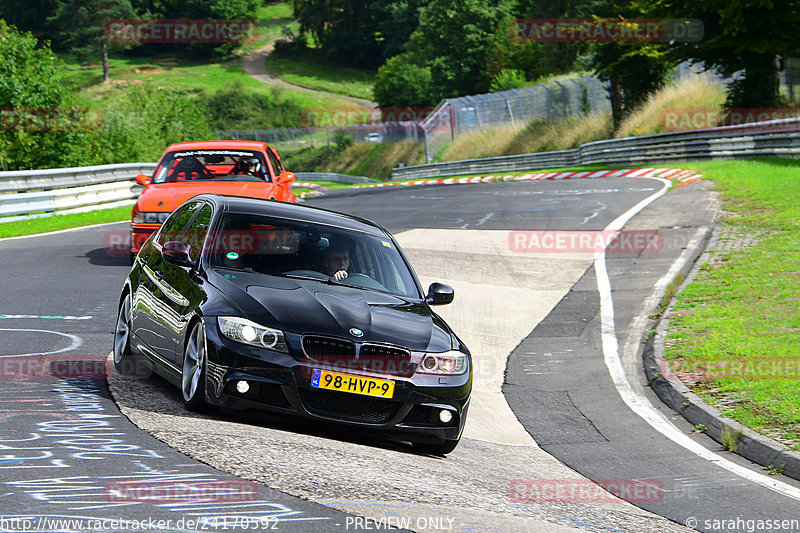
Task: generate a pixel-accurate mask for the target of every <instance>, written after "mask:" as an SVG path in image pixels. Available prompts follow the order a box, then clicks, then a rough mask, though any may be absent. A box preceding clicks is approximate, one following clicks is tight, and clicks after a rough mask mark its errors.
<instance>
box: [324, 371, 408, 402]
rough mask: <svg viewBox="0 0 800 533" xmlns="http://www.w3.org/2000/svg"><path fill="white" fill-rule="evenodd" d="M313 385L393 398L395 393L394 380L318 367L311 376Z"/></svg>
mask: <svg viewBox="0 0 800 533" xmlns="http://www.w3.org/2000/svg"><path fill="white" fill-rule="evenodd" d="M311 386H312V387H315V388H318V389H328V390H338V391H341V392H350V393H353V394H363V395H365V396H377V397H379V398H391V397H392V396H393V395H394V381H387V380H385V379H374V378H366V377H363V376H354V375H353V374H342V373H340V372H331V371H330V370H320V369H318V368H316V369H314V373H313V374H312V376H311Z"/></svg>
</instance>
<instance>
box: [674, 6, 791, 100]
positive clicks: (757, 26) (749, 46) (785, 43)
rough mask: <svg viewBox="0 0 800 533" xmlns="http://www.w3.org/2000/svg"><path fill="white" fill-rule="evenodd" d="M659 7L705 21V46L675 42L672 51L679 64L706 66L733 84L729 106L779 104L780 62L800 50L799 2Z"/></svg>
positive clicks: (680, 15)
mask: <svg viewBox="0 0 800 533" xmlns="http://www.w3.org/2000/svg"><path fill="white" fill-rule="evenodd" d="M658 8H659V9H660V11H661V13H663V14H664V15H665V16H677V17H686V18H698V19H701V20H702V21H703V25H704V37H703V40H702V41H700V42H696V43H674V44H673V46H672V47H671V50H672V53H673V54H674V57H675V58H677V59H679V60H687V61H691V62H694V63H703V65H704V66H705V68H708V69H710V68H716V69H717V71H718V72H719V73H720V74H721V75H723V76H725V77H727V78H729V79H731V80H732V81H731V82H730V83H729V85H728V88H729V91H728V99H727V102H726V107H728V108H760V107H764V108H770V107H775V106H776V105H778V104H779V100H780V99H779V92H778V89H779V83H778V67H779V65H778V57H779V56H781V57H789V56H796V54H797V53H798V51H800V35H798V32H796V31H794V28H797V27H798V24H800V6H798V5H797V2H796V0H707V1H703V2H698V1H696V0H661V2H660V3H659V4H658ZM735 75H736V76H737V77H734V76H735Z"/></svg>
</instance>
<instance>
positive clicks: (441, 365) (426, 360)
mask: <svg viewBox="0 0 800 533" xmlns="http://www.w3.org/2000/svg"><path fill="white" fill-rule="evenodd" d="M466 371H467V354H465V353H462V352H457V351H454V350H451V351H449V352H442V353H426V354H425V357H423V358H422V361H421V362H420V364H419V367H418V368H417V372H420V373H422V374H450V375H454V374H463V373H464V372H466Z"/></svg>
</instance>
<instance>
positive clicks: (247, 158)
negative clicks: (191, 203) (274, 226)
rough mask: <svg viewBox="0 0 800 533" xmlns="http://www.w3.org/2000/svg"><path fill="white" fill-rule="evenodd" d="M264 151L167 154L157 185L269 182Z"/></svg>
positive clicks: (185, 151) (161, 164)
mask: <svg viewBox="0 0 800 533" xmlns="http://www.w3.org/2000/svg"><path fill="white" fill-rule="evenodd" d="M266 169H267V167H266V164H265V161H264V156H263V155H262V154H261V153H260V152H256V151H252V150H183V151H178V152H170V153H168V154H166V155H165V156H164V157H163V159H162V160H161V162H160V163H159V164H158V167H157V168H156V171H155V174H154V177H153V183H171V182H178V181H194V180H210V179H215V180H235V181H269V172H267V170H266Z"/></svg>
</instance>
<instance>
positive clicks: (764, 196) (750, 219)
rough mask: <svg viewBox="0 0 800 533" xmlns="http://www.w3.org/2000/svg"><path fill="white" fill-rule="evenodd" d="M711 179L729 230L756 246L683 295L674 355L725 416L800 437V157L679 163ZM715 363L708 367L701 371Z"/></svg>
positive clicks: (671, 338) (707, 271)
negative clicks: (752, 237) (750, 239)
mask: <svg viewBox="0 0 800 533" xmlns="http://www.w3.org/2000/svg"><path fill="white" fill-rule="evenodd" d="M678 166H681V167H682V168H693V169H696V170H698V171H700V172H702V173H703V174H704V178H705V179H708V180H713V182H714V183H715V187H716V189H717V190H719V191H720V195H721V199H722V201H723V208H724V209H725V210H727V211H729V212H730V213H732V214H731V215H730V216H729V217H728V218H727V219H726V220H725V221H724V225H725V229H726V230H727V232H728V233H729V234H732V235H736V234H742V235H755V236H757V237H758V240H757V242H756V244H755V245H753V246H750V247H748V248H743V249H738V250H731V251H719V252H716V253H715V254H714V259H713V260H712V261H710V262H708V263H706V264H704V265H702V268H701V269H700V271H699V272H698V275H697V278H696V279H695V280H694V281H693V282H692V283H691V284H690V285H689V286H688V287H687V288H686V289H685V290H684V291H683V292H682V293H680V294H679V295H678V296H677V300H676V303H675V304H674V306H673V309H674V312H673V315H672V319H671V320H670V326H669V332H668V341H667V354H666V355H667V358H668V359H669V360H670V361H671V362H672V363H673V366H675V367H676V368H678V369H689V370H692V371H693V372H692V373H691V375H690V376H689V383H690V387H691V388H692V389H693V390H694V391H695V392H697V393H699V394H700V395H701V396H703V397H704V398H706V399H707V400H708V401H709V402H710V403H713V404H714V405H717V406H719V407H720V408H722V410H723V412H724V414H725V415H727V416H730V417H731V418H733V419H735V420H737V421H739V422H741V423H742V424H744V425H747V426H749V427H752V428H753V429H756V430H758V431H760V432H762V433H766V434H768V435H771V436H776V437H778V438H780V439H781V440H783V441H784V442H786V443H787V444H789V445H792V444H795V445H796V444H798V443H800V439H798V434H800V387H798V380H800V350H798V347H800V272H798V265H800V231H799V230H800V162H798V161H794V160H782V159H774V160H753V161H724V162H723V161H718V162H705V163H686V164H680V165H678ZM698 369H700V370H702V369H707V370H706V371H705V372H698V371H697V370H698Z"/></svg>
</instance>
